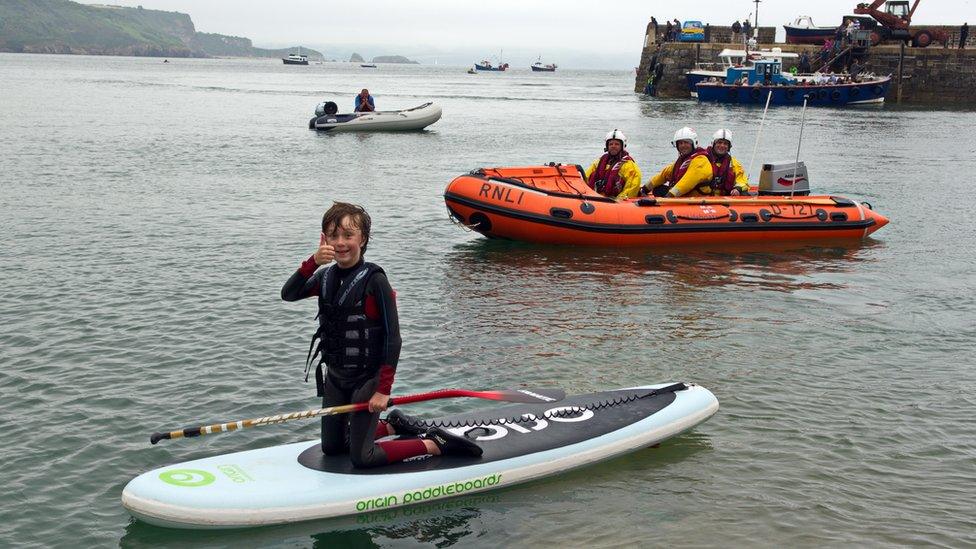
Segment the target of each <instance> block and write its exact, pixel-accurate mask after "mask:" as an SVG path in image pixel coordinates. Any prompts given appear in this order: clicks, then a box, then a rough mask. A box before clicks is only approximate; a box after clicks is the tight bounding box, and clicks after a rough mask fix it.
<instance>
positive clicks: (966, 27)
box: [959, 22, 969, 50]
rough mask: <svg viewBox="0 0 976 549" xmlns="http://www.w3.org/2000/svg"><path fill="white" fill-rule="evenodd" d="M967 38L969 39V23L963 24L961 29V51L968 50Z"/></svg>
mask: <svg viewBox="0 0 976 549" xmlns="http://www.w3.org/2000/svg"><path fill="white" fill-rule="evenodd" d="M967 38H969V22H966V23H963V24H962V27H960V28H959V49H961V50H962V49H966V39H967Z"/></svg>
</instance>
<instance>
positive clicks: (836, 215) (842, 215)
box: [830, 212, 847, 221]
mask: <svg viewBox="0 0 976 549" xmlns="http://www.w3.org/2000/svg"><path fill="white" fill-rule="evenodd" d="M830 220H831V221H847V212H831V214H830Z"/></svg>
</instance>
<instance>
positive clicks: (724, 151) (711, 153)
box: [700, 128, 749, 196]
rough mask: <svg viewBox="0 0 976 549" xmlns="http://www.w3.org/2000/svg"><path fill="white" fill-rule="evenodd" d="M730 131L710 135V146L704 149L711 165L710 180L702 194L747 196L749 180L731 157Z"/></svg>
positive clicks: (724, 130)
mask: <svg viewBox="0 0 976 549" xmlns="http://www.w3.org/2000/svg"><path fill="white" fill-rule="evenodd" d="M731 151H732V130H727V129H724V128H723V129H721V130H718V131H717V132H715V134H713V135H712V145H711V146H710V147H708V148H707V149H705V154H706V156H708V161H709V162H710V163H711V165H712V180H711V185H709V187H708V189H704V188H701V189H700V190H701V192H702V193H703V194H706V193H708V192H709V191H711V194H712V195H721V196H739V195H746V194H749V179H748V178H747V177H746V171H745V170H743V169H742V164H740V163H739V161H738V160H736V159H735V157H733V156H732V153H731Z"/></svg>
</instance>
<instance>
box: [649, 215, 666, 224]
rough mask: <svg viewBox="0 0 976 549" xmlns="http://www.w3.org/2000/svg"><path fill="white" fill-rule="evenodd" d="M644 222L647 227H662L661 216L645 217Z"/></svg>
mask: <svg viewBox="0 0 976 549" xmlns="http://www.w3.org/2000/svg"><path fill="white" fill-rule="evenodd" d="M644 222H645V223H647V224H648V225H664V216H663V215H645V216H644Z"/></svg>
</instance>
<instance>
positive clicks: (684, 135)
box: [671, 126, 698, 149]
mask: <svg viewBox="0 0 976 549" xmlns="http://www.w3.org/2000/svg"><path fill="white" fill-rule="evenodd" d="M678 141H691V144H692V146H693V147H694V148H696V149H697V148H698V134H697V133H695V130H693V129H691V128H689V127H688V126H685V127H684V128H681V129H680V130H678V131H676V132H674V139H672V140H671V145H672V146H673V147H677V146H678Z"/></svg>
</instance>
